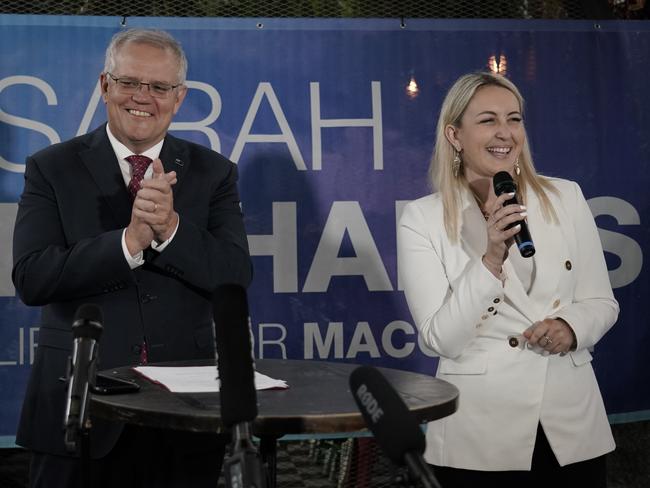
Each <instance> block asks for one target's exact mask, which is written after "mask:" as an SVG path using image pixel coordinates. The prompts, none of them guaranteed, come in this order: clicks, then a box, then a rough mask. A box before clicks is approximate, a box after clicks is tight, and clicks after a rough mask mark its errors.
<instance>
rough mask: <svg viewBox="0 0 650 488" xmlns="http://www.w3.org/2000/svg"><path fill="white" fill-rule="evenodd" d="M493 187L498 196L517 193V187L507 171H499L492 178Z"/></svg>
mask: <svg viewBox="0 0 650 488" xmlns="http://www.w3.org/2000/svg"><path fill="white" fill-rule="evenodd" d="M492 186H494V193H495V194H496V196H499V195H501V194H502V193H512V192H515V191H517V185H516V183H515V182H514V181H513V179H512V176H510V173H508V172H507V171H499V172H498V173H497V174H495V175H494V176H493V177H492Z"/></svg>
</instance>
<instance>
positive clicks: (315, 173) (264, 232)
mask: <svg viewBox="0 0 650 488" xmlns="http://www.w3.org/2000/svg"><path fill="white" fill-rule="evenodd" d="M0 26H1V29H0V58H1V59H2V60H3V62H2V63H1V64H0V391H1V392H2V395H0V412H1V415H0V438H2V439H5V444H6V443H11V442H12V440H13V436H14V434H15V428H16V423H17V419H18V415H19V410H20V405H21V401H22V394H23V391H24V388H25V384H26V381H27V377H28V374H29V368H30V364H31V362H32V361H33V357H34V348H35V346H36V344H37V342H38V323H39V312H38V309H34V308H28V307H26V306H24V305H23V304H22V303H21V302H20V300H19V299H18V298H17V297H16V296H15V290H14V288H13V285H12V283H11V234H12V228H13V222H14V220H15V214H16V202H17V201H18V199H19V197H20V194H21V192H22V188H23V171H24V166H23V165H24V160H25V157H26V156H27V155H29V154H31V153H33V152H35V151H37V150H38V149H40V148H43V147H45V146H47V145H49V144H52V143H55V142H58V141H62V140H66V139H69V138H71V137H73V136H75V135H77V134H83V133H85V132H88V131H89V130H92V129H93V128H95V127H97V126H98V125H100V124H102V123H103V122H104V121H105V112H104V108H103V106H102V105H103V104H102V103H101V98H100V96H99V87H98V84H97V80H98V76H99V73H100V72H101V70H102V68H103V56H104V49H105V47H106V45H107V44H108V42H109V40H110V38H111V36H112V35H113V34H114V33H115V32H117V31H118V30H120V29H122V28H124V27H133V26H145V27H155V28H161V29H166V30H168V31H170V32H171V33H172V34H173V35H174V36H175V37H176V38H178V39H179V40H180V41H181V42H182V44H183V46H184V48H185V50H186V52H187V54H188V58H189V72H188V86H189V88H190V90H189V94H188V96H187V99H186V101H185V104H184V105H183V107H182V108H181V110H180V112H179V113H178V115H177V117H176V119H175V122H174V123H173V125H172V127H171V129H172V131H173V132H174V134H175V135H177V136H180V137H184V138H187V139H191V140H194V141H196V142H199V143H202V144H204V145H206V146H209V147H212V148H213V149H215V150H217V151H219V152H221V153H222V154H224V155H225V156H227V157H229V158H230V159H231V160H233V161H234V162H236V163H237V164H238V165H239V170H240V190H241V196H242V203H243V209H244V213H245V219H246V220H245V223H246V227H247V232H248V234H249V243H250V248H251V253H252V255H253V256H254V257H253V260H254V266H255V278H254V281H253V284H252V285H251V288H250V291H249V297H250V298H249V299H250V302H251V320H252V327H253V333H254V336H255V354H256V356H257V357H260V358H262V357H264V358H282V357H286V358H294V359H295V358H305V359H314V360H340V361H348V362H355V363H365V364H375V365H381V366H387V367H394V368H400V369H408V370H412V371H418V372H424V373H429V374H433V373H434V372H435V368H436V364H437V360H436V359H435V357H434V354H433V353H432V352H431V351H430V350H428V349H427V348H426V347H425V346H424V345H423V344H421V343H420V342H419V340H418V338H417V333H416V330H415V328H414V325H413V322H412V319H411V316H410V314H409V311H408V308H407V306H406V302H405V299H404V295H403V293H402V291H401V286H400V279H399V269H397V262H396V252H397V249H396V238H395V235H396V223H397V219H398V218H399V215H400V212H401V209H402V208H403V205H404V204H405V202H407V201H409V200H412V199H415V198H417V197H420V196H422V195H424V194H426V193H427V192H429V189H428V184H427V180H426V172H427V166H428V160H429V157H430V155H431V152H432V147H433V140H434V131H435V123H436V118H437V114H438V111H439V109H440V104H441V101H442V98H443V97H444V94H445V92H446V90H447V89H448V87H449V86H450V85H451V84H452V83H453V81H454V80H455V79H456V78H457V77H458V76H460V75H461V74H464V73H466V72H470V71H476V70H482V69H487V68H488V67H491V68H492V69H493V70H496V71H501V72H503V73H505V74H507V76H508V77H510V78H511V79H512V80H513V81H514V82H515V83H516V84H517V85H518V86H519V88H520V89H521V91H522V93H523V94H524V96H525V97H526V99H527V106H526V125H527V129H528V133H529V137H530V140H531V145H532V148H533V155H534V157H535V161H536V165H537V168H538V169H539V170H540V171H541V172H542V173H544V174H547V175H553V176H559V177H563V178H569V179H573V180H576V181H578V182H579V183H580V184H581V186H582V189H583V192H584V194H585V196H586V197H587V199H588V200H589V203H590V206H591V209H592V211H593V213H594V215H595V216H596V222H597V225H598V227H599V229H600V236H601V240H602V242H603V247H604V249H605V253H606V258H607V262H608V266H609V270H610V279H611V281H612V285H613V287H614V289H615V290H614V291H615V295H616V298H617V299H618V300H619V302H620V305H621V314H620V317H619V320H618V323H617V324H616V325H615V326H614V328H613V329H612V330H611V331H610V332H609V333H608V334H607V335H606V336H605V338H604V339H603V340H602V341H601V342H600V343H599V344H598V346H597V347H596V350H595V361H594V366H595V369H596V373H597V375H598V378H599V381H600V385H601V389H602V391H603V395H604V398H605V403H606V406H607V409H608V412H609V414H610V415H611V419H612V420H614V421H620V420H626V419H639V418H650V388H648V386H647V385H648V384H650V362H649V361H648V359H647V356H646V354H647V353H646V350H647V346H648V344H649V341H648V339H649V336H650V332H649V331H650V327H648V324H647V319H646V318H644V317H645V313H644V312H643V310H642V308H641V305H642V299H643V298H642V297H647V296H650V290H649V282H650V280H649V279H648V278H649V276H648V271H647V269H644V267H643V256H644V254H645V253H646V252H648V251H649V247H648V244H647V243H648V242H650V236H649V235H648V234H649V232H648V226H647V224H646V223H645V222H647V220H648V218H650V215H649V212H650V196H649V192H648V191H647V188H648V187H650V171H648V165H649V163H650V151H649V149H648V148H649V141H650V135H649V134H650V115H649V114H650V97H648V94H647V92H648V87H650V70H648V68H647V67H648V66H649V65H650V52H649V51H648V49H647V46H648V45H650V26H649V25H648V24H647V23H642V22H638V23H637V22H602V23H600V24H594V23H593V22H587V21H584V22H582V21H580V22H551V21H514V20H509V21H487V20H444V21H443V20H408V19H406V20H404V21H403V22H400V21H399V20H396V19H395V20H392V19H385V20H352V19H349V20H318V19H309V20H303V19H262V20H259V19H174V18H138V19H126V20H124V21H123V19H121V18H119V19H118V18H106V17H57V16H42V17H41V16H14V15H2V16H0Z"/></svg>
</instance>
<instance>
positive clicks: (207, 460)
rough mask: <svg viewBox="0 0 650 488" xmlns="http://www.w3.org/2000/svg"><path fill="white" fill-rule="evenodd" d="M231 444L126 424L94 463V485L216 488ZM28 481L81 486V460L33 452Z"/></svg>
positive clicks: (42, 486)
mask: <svg viewBox="0 0 650 488" xmlns="http://www.w3.org/2000/svg"><path fill="white" fill-rule="evenodd" d="M227 441H228V438H227V437H226V436H224V435H217V434H211V433H196V432H185V431H173V430H163V429H153V428H146V427H133V426H128V425H127V426H125V428H124V431H123V433H122V435H121V436H120V439H119V440H118V442H117V444H116V445H115V447H114V448H113V449H112V450H111V452H110V453H109V454H108V455H106V456H105V457H103V458H100V459H94V460H92V461H91V464H90V474H91V486H92V487H93V488H181V487H182V488H204V487H205V488H215V487H216V486H217V481H218V479H219V474H220V472H221V466H222V464H223V457H224V453H225V446H226V443H227ZM29 478H30V480H29V486H30V488H77V487H81V461H80V460H79V458H72V457H66V456H56V455H52V454H45V453H39V452H33V453H32V460H31V464H30V473H29ZM84 488H86V487H84Z"/></svg>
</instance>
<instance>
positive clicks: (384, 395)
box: [350, 366, 425, 465]
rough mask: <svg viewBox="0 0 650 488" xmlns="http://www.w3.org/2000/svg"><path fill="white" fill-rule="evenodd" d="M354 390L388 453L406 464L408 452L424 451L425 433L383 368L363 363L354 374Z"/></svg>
mask: <svg viewBox="0 0 650 488" xmlns="http://www.w3.org/2000/svg"><path fill="white" fill-rule="evenodd" d="M350 390H351V392H352V396H353V397H354V400H355V401H356V402H357V405H358V407H359V410H360V411H361V414H362V415H363V418H364V420H365V421H366V425H367V426H368V428H369V429H370V431H371V432H372V433H373V435H374V436H375V438H376V439H377V443H378V444H379V446H380V447H381V448H382V450H383V451H384V453H385V454H386V456H388V458H390V460H391V461H393V462H394V463H395V464H398V465H404V463H405V458H404V456H405V454H406V453H407V452H417V453H419V454H422V453H424V448H425V440H424V434H423V433H422V430H421V429H420V425H419V424H418V422H417V420H416V418H415V416H414V415H413V414H412V413H411V412H410V411H409V409H408V407H407V406H406V404H405V403H404V400H402V398H401V397H400V396H399V394H398V393H397V391H395V389H394V388H393V387H392V385H391V384H390V383H389V382H388V380H387V379H386V378H385V377H384V375H382V374H381V373H380V372H379V370H377V369H376V368H373V367H371V366H360V367H358V368H357V369H355V370H354V371H353V372H352V374H351V375H350Z"/></svg>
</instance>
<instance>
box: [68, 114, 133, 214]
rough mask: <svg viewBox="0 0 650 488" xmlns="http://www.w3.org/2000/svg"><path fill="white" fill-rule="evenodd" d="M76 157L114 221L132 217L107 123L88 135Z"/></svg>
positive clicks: (129, 201) (129, 199)
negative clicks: (87, 172) (86, 144)
mask: <svg viewBox="0 0 650 488" xmlns="http://www.w3.org/2000/svg"><path fill="white" fill-rule="evenodd" d="M79 157H80V158H81V160H82V161H83V163H84V165H85V166H86V169H87V170H88V171H89V172H90V174H91V175H92V178H93V180H94V181H95V184H96V185H97V187H98V189H99V192H100V194H101V197H102V199H103V200H104V201H105V202H106V204H107V206H108V207H109V208H110V210H111V213H112V214H113V216H114V218H115V221H116V223H117V225H118V226H126V225H128V223H129V221H130V218H131V206H132V204H131V198H130V196H129V194H128V192H127V190H126V185H125V184H124V178H123V177H122V172H121V171H120V166H119V164H118V163H117V157H116V156H115V152H114V151H113V147H112V146H111V143H110V141H109V140H108V135H107V134H106V124H104V125H102V126H101V127H99V128H98V129H96V130H95V131H94V132H92V133H91V134H90V135H89V142H88V148H87V149H86V150H82V151H80V152H79Z"/></svg>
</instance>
